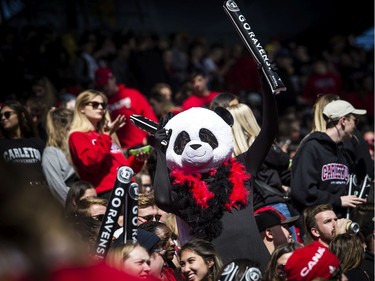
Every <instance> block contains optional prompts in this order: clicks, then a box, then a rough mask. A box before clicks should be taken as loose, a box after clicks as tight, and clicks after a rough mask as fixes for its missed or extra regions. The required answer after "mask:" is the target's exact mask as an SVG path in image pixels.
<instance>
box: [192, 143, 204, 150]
mask: <svg viewBox="0 0 375 281" xmlns="http://www.w3.org/2000/svg"><path fill="white" fill-rule="evenodd" d="M201 146H202V145H201V144H192V145H190V147H191V148H192V149H194V150H197V149H198V148H200V147H201Z"/></svg>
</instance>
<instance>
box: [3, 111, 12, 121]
mask: <svg viewBox="0 0 375 281" xmlns="http://www.w3.org/2000/svg"><path fill="white" fill-rule="evenodd" d="M13 113H14V111H5V112H3V113H0V119H1V118H3V116H4V117H5V119H9V117H10V116H11V115H12V114H13Z"/></svg>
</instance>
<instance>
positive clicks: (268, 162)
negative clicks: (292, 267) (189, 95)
mask: <svg viewBox="0 0 375 281" xmlns="http://www.w3.org/2000/svg"><path fill="white" fill-rule="evenodd" d="M227 109H228V110H229V112H230V113H231V114H232V116H233V119H234V122H233V126H232V136H233V143H234V155H233V156H235V157H236V156H238V155H240V154H242V153H244V152H246V151H247V150H248V149H249V147H250V146H251V145H252V144H253V142H254V141H255V139H256V138H257V137H258V135H259V132H260V127H259V125H258V122H257V120H256V118H255V116H254V114H253V111H252V110H251V108H250V107H249V106H248V105H246V104H244V103H238V104H234V105H231V106H229V107H227ZM289 162H290V158H289V156H288V154H287V153H285V152H283V151H282V150H281V149H280V147H279V146H277V145H276V144H273V145H272V147H271V149H270V150H269V152H268V154H267V156H266V158H265V159H264V162H263V164H262V166H261V167H260V169H259V170H258V172H257V174H256V176H255V181H254V187H255V188H254V193H253V198H254V199H253V200H254V210H257V209H259V208H262V207H264V206H273V207H274V208H275V209H277V210H278V211H279V212H280V213H282V214H283V215H284V216H285V217H287V218H289V217H291V213H290V210H289V207H288V205H287V201H286V199H285V198H286V197H287V195H288V188H289V185H290V182H289V179H290V176H289V175H290V170H289V169H288V168H289ZM290 231H291V232H292V237H293V240H294V241H297V239H298V238H297V233H296V230H295V227H294V226H292V227H290Z"/></svg>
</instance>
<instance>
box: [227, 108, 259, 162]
mask: <svg viewBox="0 0 375 281" xmlns="http://www.w3.org/2000/svg"><path fill="white" fill-rule="evenodd" d="M227 109H228V110H229V112H230V113H231V114H232V116H233V119H234V123H233V126H232V135H233V143H234V156H237V155H239V154H241V153H244V152H245V151H247V150H248V149H249V147H250V146H251V145H252V144H253V142H254V140H255V138H256V137H257V136H258V135H259V132H260V127H259V125H258V122H257V120H256V118H255V116H254V113H253V111H252V110H251V108H250V107H249V106H247V105H246V104H244V103H239V104H236V105H231V106H229V107H228V108H227Z"/></svg>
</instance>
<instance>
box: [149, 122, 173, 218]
mask: <svg viewBox="0 0 375 281" xmlns="http://www.w3.org/2000/svg"><path fill="white" fill-rule="evenodd" d="M167 118H169V117H168V116H167V117H165V118H162V119H161V121H160V123H159V128H158V130H157V131H156V133H155V149H156V170H155V177H154V183H153V184H154V196H155V202H156V205H157V206H158V207H159V208H160V209H162V210H164V211H166V212H169V213H175V214H178V206H177V204H178V202H179V200H178V196H177V193H175V192H173V191H172V186H171V180H170V178H169V170H168V167H167V160H166V155H165V153H166V146H164V145H163V144H162V143H163V142H164V141H167V143H168V145H169V138H168V135H169V136H170V134H171V131H170V132H169V134H168V133H166V130H165V129H164V125H165V124H166V123H167Z"/></svg>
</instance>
